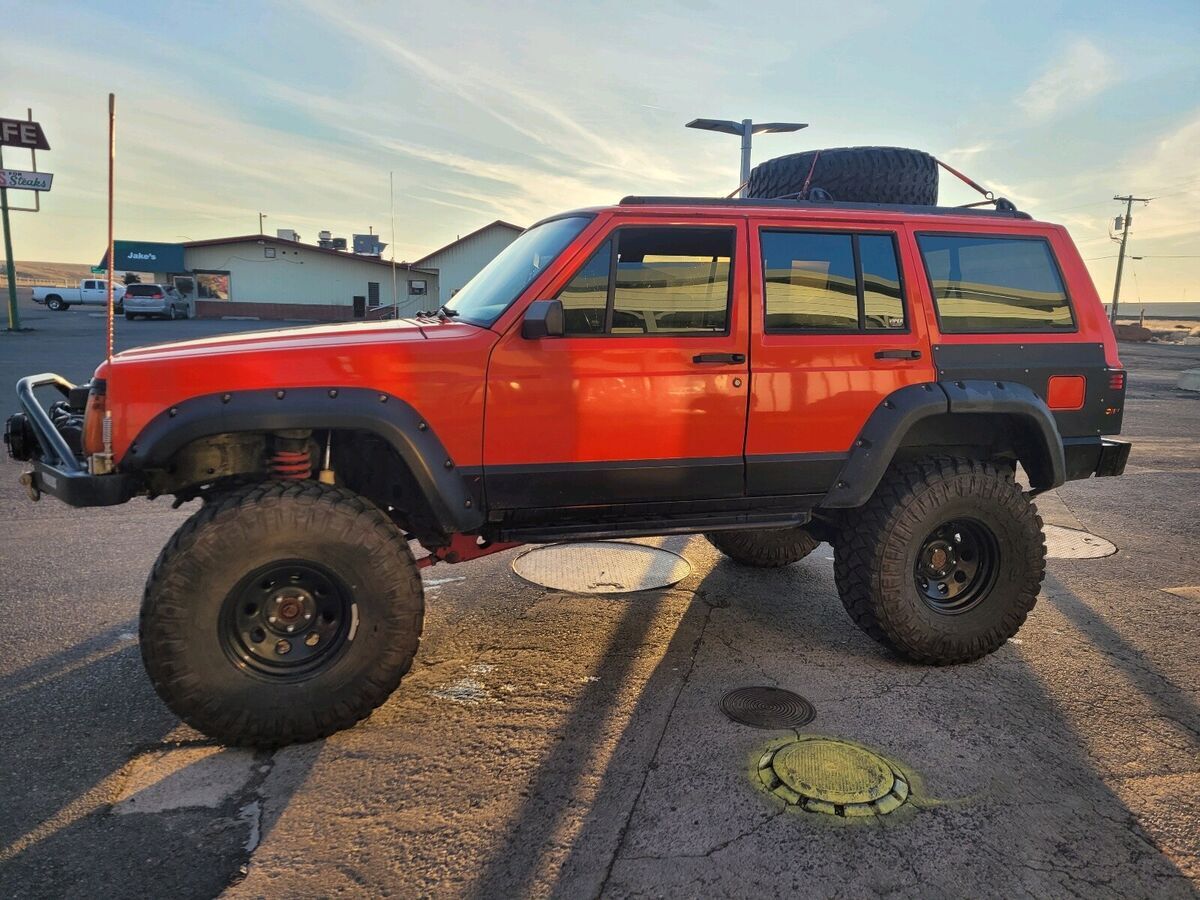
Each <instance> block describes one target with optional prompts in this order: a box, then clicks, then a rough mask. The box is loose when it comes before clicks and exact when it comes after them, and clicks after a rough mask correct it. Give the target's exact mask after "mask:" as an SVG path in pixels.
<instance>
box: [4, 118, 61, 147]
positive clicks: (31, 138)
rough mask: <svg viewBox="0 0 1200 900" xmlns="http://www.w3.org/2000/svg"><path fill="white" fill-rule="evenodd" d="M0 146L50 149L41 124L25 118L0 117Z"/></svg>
mask: <svg viewBox="0 0 1200 900" xmlns="http://www.w3.org/2000/svg"><path fill="white" fill-rule="evenodd" d="M0 146H3V147H20V148H21V149H23V150H49V149H50V144H49V142H48V141H47V140H46V135H45V134H43V133H42V126H41V125H40V124H38V123H37V122H30V121H26V120H25V119H3V118H0Z"/></svg>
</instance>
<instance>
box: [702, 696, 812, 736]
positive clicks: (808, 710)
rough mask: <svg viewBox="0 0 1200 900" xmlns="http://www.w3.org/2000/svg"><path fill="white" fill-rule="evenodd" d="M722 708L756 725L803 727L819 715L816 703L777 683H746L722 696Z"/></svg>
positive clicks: (743, 721) (738, 718)
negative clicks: (747, 684) (773, 684)
mask: <svg viewBox="0 0 1200 900" xmlns="http://www.w3.org/2000/svg"><path fill="white" fill-rule="evenodd" d="M721 712H723V713H725V715H727V716H729V718H731V719H733V721H735V722H740V723H741V724H743V725H751V726H753V727H755V728H799V727H800V726H801V725H807V724H808V723H809V722H811V721H812V720H813V719H814V718H815V717H816V715H817V711H816V710H815V709H813V705H812V704H811V703H809V702H808V701H807V700H805V699H804V698H803V697H801V696H800V695H799V694H793V693H792V692H791V691H785V690H784V689H783V688H777V687H744V688H738V689H737V690H735V691H730V692H729V693H728V694H726V695H725V696H724V697H722V698H721Z"/></svg>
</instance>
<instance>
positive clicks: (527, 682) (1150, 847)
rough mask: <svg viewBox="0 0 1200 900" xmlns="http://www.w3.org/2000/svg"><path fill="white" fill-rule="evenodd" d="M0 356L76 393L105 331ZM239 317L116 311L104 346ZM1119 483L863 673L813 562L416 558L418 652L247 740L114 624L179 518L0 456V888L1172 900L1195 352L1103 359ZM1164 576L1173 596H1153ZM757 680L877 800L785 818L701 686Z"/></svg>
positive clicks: (694, 541) (1199, 750)
mask: <svg viewBox="0 0 1200 900" xmlns="http://www.w3.org/2000/svg"><path fill="white" fill-rule="evenodd" d="M22 313H23V315H24V319H25V324H27V325H28V326H31V327H32V328H34V329H36V330H35V331H33V332H31V333H27V334H19V335H11V334H5V333H0V412H3V413H4V414H7V413H8V412H9V411H10V408H13V407H15V400H14V399H13V395H12V390H11V388H12V384H13V382H14V381H15V379H16V378H17V377H19V376H20V375H23V374H29V373H32V372H37V371H45V370H54V371H58V372H60V373H61V374H63V375H66V376H67V377H68V378H71V379H72V380H86V379H87V378H88V377H89V376H90V373H91V370H92V368H93V367H94V365H95V363H96V361H98V360H99V358H100V357H101V355H102V353H103V320H102V319H101V318H99V317H96V316H94V315H92V314H90V313H89V312H88V311H86V310H79V309H73V310H71V311H69V312H67V313H62V314H53V313H49V312H46V311H44V310H41V309H39V308H37V307H31V306H29V305H25V307H24V308H23V309H22ZM255 327H262V326H261V325H260V324H259V323H253V322H197V321H189V322H143V321H136V322H132V323H126V322H124V320H120V321H118V323H117V343H118V347H126V346H132V345H135V344H142V343H148V342H153V341H157V340H168V339H177V338H181V337H187V336H193V335H196V336H198V335H202V334H205V335H206V334H213V333H217V332H221V331H228V330H232V329H235V328H236V329H239V330H244V329H248V328H255ZM1122 358H1123V361H1124V362H1125V364H1126V365H1127V366H1128V367H1129V369H1130V373H1131V374H1130V385H1131V387H1130V393H1129V399H1128V408H1127V413H1126V417H1125V423H1126V436H1127V437H1129V438H1131V439H1132V440H1133V441H1135V447H1134V451H1133V455H1132V457H1131V460H1130V465H1129V469H1128V472H1127V474H1126V475H1125V476H1124V477H1122V478H1110V479H1102V480H1095V479H1093V480H1089V481H1084V482H1073V483H1071V484H1069V485H1067V486H1065V487H1064V488H1062V489H1060V490H1059V491H1057V492H1054V493H1053V494H1051V495H1048V496H1046V497H1044V498H1043V499H1041V500H1040V501H1039V508H1040V509H1041V510H1042V512H1043V516H1044V518H1045V519H1046V520H1047V521H1049V522H1054V523H1057V524H1061V525H1066V526H1069V527H1077V528H1084V529H1087V530H1089V531H1091V532H1093V533H1095V534H1097V535H1099V536H1101V537H1103V538H1106V539H1107V540H1109V541H1111V542H1113V543H1114V544H1116V545H1117V547H1118V548H1119V549H1118V552H1117V553H1116V554H1115V555H1112V556H1109V557H1106V558H1102V559H1085V560H1072V559H1054V560H1051V561H1050V563H1049V567H1048V576H1047V579H1046V582H1045V585H1044V588H1043V593H1042V595H1041V597H1040V599H1039V603H1038V606H1037V608H1036V609H1035V611H1034V612H1033V614H1032V616H1031V617H1030V619H1029V621H1028V622H1027V624H1026V625H1025V627H1024V628H1023V630H1022V631H1021V632H1020V634H1019V635H1018V636H1017V638H1016V639H1014V640H1013V641H1011V642H1010V643H1009V644H1007V645H1006V646H1005V647H1004V648H1003V649H1002V650H1000V651H999V652H997V653H996V654H994V655H992V656H991V657H989V658H987V659H984V660H982V661H980V662H977V663H973V664H970V665H965V666H958V667H952V668H942V669H934V668H922V667H917V666H913V665H909V664H906V663H903V662H900V661H898V660H896V659H895V658H893V657H891V656H890V655H888V654H887V653H886V652H885V651H884V650H882V649H881V648H880V647H878V646H877V645H876V644H875V643H874V642H872V641H871V640H870V639H869V638H867V637H866V636H865V635H863V634H861V633H860V632H859V631H858V630H857V629H856V628H855V627H854V625H853V624H852V623H851V622H850V620H849V619H848V617H847V616H846V615H845V613H844V612H843V611H842V608H841V605H840V603H839V602H838V599H837V596H836V593H835V591H834V586H833V577H832V562H831V560H830V557H831V555H832V554H831V553H830V552H829V548H828V547H825V546H822V547H820V548H818V550H817V551H816V552H815V553H814V554H812V555H811V556H810V557H808V558H807V559H805V560H803V561H802V562H800V563H798V564H796V565H794V566H791V567H789V568H786V569H782V570H775V571H765V572H754V571H750V572H748V571H746V570H743V569H739V568H738V567H736V566H734V565H732V564H731V563H729V562H728V561H725V560H723V559H722V558H721V557H719V555H718V554H717V553H716V552H715V551H714V550H713V549H712V548H711V547H709V546H708V545H707V543H706V542H705V541H704V540H703V539H702V538H700V537H691V538H671V539H664V540H662V541H655V542H651V543H661V544H662V545H664V546H666V547H669V548H670V549H673V550H675V551H676V552H678V553H680V554H682V555H683V556H684V557H685V558H686V559H687V560H688V561H689V562H690V563H691V566H692V573H691V575H690V576H689V577H687V578H686V579H685V580H684V581H682V582H680V583H679V584H677V585H675V586H674V587H672V588H669V589H665V590H660V591H650V592H643V593H637V594H610V595H602V596H581V595H574V594H569V593H564V592H556V591H551V590H546V589H542V588H538V587H535V586H532V585H530V584H528V583H526V582H524V581H522V580H520V579H519V578H518V577H517V576H516V575H514V574H513V572H512V571H511V563H512V560H513V558H514V556H515V555H516V553H517V552H518V551H509V552H506V553H503V554H498V555H495V556H491V557H488V558H485V559H482V560H479V561H476V562H473V563H470V564H467V565H462V566H448V565H446V566H441V565H439V566H435V567H433V568H431V569H427V570H425V572H424V578H425V585H426V592H427V599H428V607H429V612H428V616H427V619H426V629H425V638H424V641H423V644H422V648H421V651H420V654H419V656H418V659H417V663H416V665H415V666H414V668H413V671H412V672H411V674H410V675H409V676H408V678H406V680H405V681H404V683H403V685H402V686H401V688H400V689H399V690H398V691H397V693H396V694H395V695H394V696H393V697H392V698H391V699H390V701H389V702H388V703H387V704H385V705H384V706H383V707H382V708H381V709H380V710H379V711H378V712H376V714H375V715H374V716H372V717H371V718H370V719H369V720H368V721H367V722H365V723H363V724H361V725H360V726H359V727H357V728H354V729H352V730H350V731H347V732H343V733H340V734H338V735H335V736H334V737H332V738H330V739H328V740H326V741H323V742H320V743H317V744H311V745H307V746H301V747H291V748H287V749H285V750H282V751H279V752H276V753H272V754H267V753H260V754H252V753H246V752H243V751H234V750H226V749H223V748H221V747H218V746H214V745H212V744H211V742H209V741H207V740H205V739H204V738H203V737H202V736H201V735H199V734H196V733H195V732H192V731H190V730H189V729H187V728H186V727H183V726H181V725H180V724H179V722H178V721H177V720H176V719H174V717H173V716H172V715H171V714H170V713H169V712H168V711H167V710H166V709H165V708H164V707H163V706H162V704H161V703H160V702H159V701H158V699H157V698H156V696H155V695H154V693H153V691H152V689H151V687H150V685H149V683H148V682H147V680H146V678H145V677H144V675H143V673H142V668H141V662H140V659H139V655H138V649H137V645H136V633H137V620H136V617H137V609H138V603H139V599H140V595H141V590H142V584H143V581H144V579H145V576H146V573H147V572H148V570H149V568H150V566H151V564H152V562H153V560H154V558H155V556H156V555H157V553H158V551H159V549H160V548H161V546H162V545H163V543H164V542H165V541H166V540H167V538H168V537H169V535H170V534H171V532H172V531H173V530H174V529H175V528H176V527H177V526H178V525H179V524H180V523H181V522H182V521H184V519H185V518H186V517H187V516H188V515H189V514H190V512H191V509H190V508H189V507H184V508H182V509H179V510H172V509H171V508H170V503H169V502H168V501H164V500H160V501H158V502H156V503H148V502H146V501H144V500H135V501H133V502H131V503H129V504H127V505H126V506H123V507H119V508H115V509H110V510H70V509H68V508H67V507H65V506H62V505H60V504H57V503H55V502H53V501H43V502H41V503H39V504H36V505H34V504H31V503H30V502H29V501H28V500H27V498H26V496H25V493H24V490H23V489H22V488H21V487H20V486H19V485H18V484H17V476H18V475H19V473H20V466H19V465H18V464H15V463H13V462H12V461H10V460H8V459H5V460H4V461H3V462H2V463H0V517H2V518H0V521H2V522H3V525H2V526H0V533H2V535H3V537H2V539H0V564H2V566H3V574H4V577H3V579H2V580H0V610H2V611H3V619H2V621H3V628H2V629H0V799H2V800H3V807H4V814H3V815H0V895H3V896H9V897H42V896H44V897H62V896H77V895H81V894H88V895H97V896H113V897H125V896H128V897H134V896H138V897H142V896H175V897H213V896H216V895H218V894H220V893H221V892H223V891H224V892H226V893H227V895H228V896H231V897H267V896H270V897H277V896H312V895H321V896H332V895H352V896H353V895H377V896H403V897H409V896H470V897H508V896H522V895H537V896H545V895H556V896H565V897H595V896H605V897H635V896H637V897H640V896H655V897H657V896H667V897H711V896H772V895H782V894H802V895H814V896H846V897H851V896H853V897H861V896H873V895H883V894H888V895H900V896H914V897H923V898H925V897H952V896H953V897H960V896H978V897H990V896H995V897H1014V896H1024V895H1030V896H1037V897H1045V896H1079V897H1088V898H1095V897H1194V896H1197V895H1198V894H1200V801H1198V800H1197V798H1198V797H1200V624H1198V613H1200V560H1198V559H1197V553H1198V549H1200V394H1189V393H1185V392H1181V391H1178V390H1176V389H1175V388H1174V384H1175V379H1176V376H1177V373H1178V371H1179V370H1180V369H1183V368H1188V367H1196V366H1200V348H1196V347H1181V346H1166V345H1122ZM1171 591H1174V593H1172V592H1171ZM743 685H778V686H781V687H786V688H790V689H791V690H794V691H796V692H798V693H800V694H802V695H803V696H805V697H806V698H808V699H809V700H810V701H811V702H812V703H813V705H814V706H815V708H816V713H817V715H816V719H815V720H814V721H813V722H812V723H811V724H810V725H807V726H805V727H804V728H803V729H802V733H804V734H823V735H830V736H836V737H840V738H844V739H848V740H851V741H854V742H857V743H859V744H863V745H866V746H868V747H871V748H873V749H874V750H876V751H878V752H880V753H882V754H884V755H885V756H886V757H887V758H889V759H891V760H893V761H894V762H895V763H896V764H897V765H898V766H900V767H902V768H903V770H904V771H905V772H907V773H910V774H911V776H912V778H913V785H914V795H913V798H912V799H911V800H910V802H909V803H908V804H907V805H906V806H904V807H902V808H901V809H899V810H897V811H896V812H894V813H892V814H890V815H888V816H884V817H879V818H869V819H839V818H834V817H827V816H821V815H817V814H814V813H809V812H803V811H799V810H796V809H792V808H788V807H786V806H785V805H784V804H783V802H782V801H780V800H778V799H777V798H776V797H774V796H772V795H770V794H768V793H766V792H765V791H764V790H763V789H762V788H761V787H760V785H759V784H758V783H757V782H756V779H755V773H754V769H755V764H756V760H757V759H758V758H759V756H760V755H761V754H762V752H763V751H764V749H766V748H769V747H771V746H772V745H774V744H777V743H778V742H779V741H780V740H781V739H784V738H787V737H789V736H792V735H791V734H790V733H789V732H786V731H763V730H757V729H753V728H748V727H745V726H742V725H737V724H734V723H733V722H731V721H729V720H727V719H726V718H725V717H724V716H723V715H722V714H721V712H720V711H719V709H718V702H719V700H720V698H721V697H722V696H723V695H724V694H725V693H726V692H727V691H729V690H731V689H733V688H736V687H740V686H743Z"/></svg>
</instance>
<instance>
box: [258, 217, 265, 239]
mask: <svg viewBox="0 0 1200 900" xmlns="http://www.w3.org/2000/svg"><path fill="white" fill-rule="evenodd" d="M266 217H267V214H266V213H259V214H258V233H259V234H266V232H265V231H263V227H262V220H263V219H265V218H266Z"/></svg>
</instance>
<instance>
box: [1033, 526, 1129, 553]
mask: <svg viewBox="0 0 1200 900" xmlns="http://www.w3.org/2000/svg"><path fill="white" fill-rule="evenodd" d="M1042 532H1043V533H1044V534H1045V536H1046V556H1047V557H1048V558H1050V559H1099V558H1100V557H1102V556H1112V555H1113V554H1114V553H1116V552H1117V548H1116V545H1114V544H1110V543H1109V542H1108V541H1106V540H1105V539H1104V538H1102V537H1097V536H1096V535H1094V534H1092V533H1091V532H1090V531H1081V530H1079V529H1078V528H1064V527H1063V526H1062V525H1043V526H1042Z"/></svg>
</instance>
